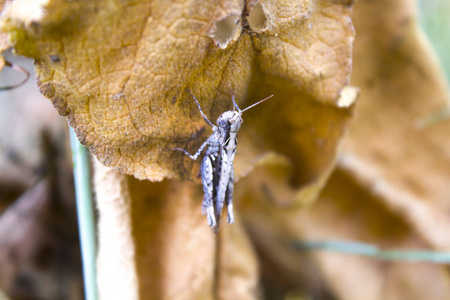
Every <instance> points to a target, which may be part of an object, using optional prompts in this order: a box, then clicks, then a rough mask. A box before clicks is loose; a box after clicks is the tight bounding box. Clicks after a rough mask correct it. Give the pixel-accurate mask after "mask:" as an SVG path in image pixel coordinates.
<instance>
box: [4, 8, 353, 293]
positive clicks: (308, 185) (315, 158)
mask: <svg viewBox="0 0 450 300" xmlns="http://www.w3.org/2000/svg"><path fill="white" fill-rule="evenodd" d="M352 4H353V1H328V0H318V1H278V2H273V1H259V2H256V1H226V0H223V1H178V2H167V1H162V0H160V1H151V2H147V1H134V2H132V3H126V4H124V3H122V2H120V3H119V2H115V1H111V0H100V1H95V2H92V1H87V0H86V1H78V2H70V3H68V2H65V1H61V0H53V1H52V0H49V1H39V2H38V1H35V2H33V3H32V5H31V4H30V2H29V1H24V0H18V1H14V2H11V3H9V2H8V4H7V6H6V8H5V10H4V12H3V16H2V28H3V30H4V31H6V32H8V33H9V37H10V41H11V43H12V45H13V46H14V48H15V51H17V52H18V53H19V54H22V55H25V56H28V57H32V58H34V59H35V62H36V64H35V66H36V73H37V78H38V85H39V88H40V90H41V91H42V93H44V95H46V96H47V97H48V98H50V99H51V100H52V102H53V105H54V106H55V108H56V109H57V110H58V112H59V113H60V114H61V115H63V116H66V117H67V118H68V120H69V123H70V125H71V126H72V127H74V129H75V131H76V133H77V135H78V138H79V139H80V141H81V142H82V143H83V144H85V145H86V146H88V147H89V148H90V149H91V151H92V152H93V153H94V155H95V156H96V157H97V158H98V160H99V161H100V162H101V163H102V164H104V165H106V166H110V167H113V168H115V169H117V170H118V171H120V172H122V173H123V174H128V175H133V176H134V177H136V178H138V179H149V180H150V181H160V182H149V181H138V180H136V179H134V178H133V177H132V176H125V175H120V174H118V173H117V172H116V171H111V170H107V171H102V170H101V168H104V167H103V166H100V165H96V169H97V170H98V171H97V172H100V173H98V174H103V175H105V174H109V175H111V176H106V175H105V176H100V179H99V180H97V182H96V190H97V193H98V195H99V197H100V195H102V196H101V197H103V198H102V199H100V198H99V204H98V205H99V210H100V232H99V235H100V238H99V240H100V252H99V259H98V263H99V266H98V268H99V274H104V275H100V276H102V277H101V278H99V281H98V282H99V288H100V295H101V296H102V297H103V298H104V299H112V298H111V296H110V295H113V294H114V291H113V290H112V288H116V287H117V289H116V291H117V292H118V293H116V294H114V295H122V293H124V291H130V289H131V292H125V293H127V294H129V295H131V296H130V297H133V298H141V299H161V298H162V299H164V298H166V299H257V298H258V297H259V293H258V278H259V271H260V270H259V266H258V263H257V259H256V254H255V250H254V248H253V245H252V244H251V242H250V241H251V240H250V238H249V236H248V234H247V233H246V231H245V230H244V225H248V222H247V220H246V219H245V218H246V216H244V218H242V217H241V216H240V215H239V211H238V212H237V215H236V224H235V225H233V226H224V227H223V229H222V231H221V233H220V235H219V237H218V239H217V240H215V238H214V236H213V235H212V234H211V232H210V230H209V228H208V226H207V225H206V223H205V220H204V218H203V217H202V216H201V214H200V203H201V199H202V197H203V196H202V191H201V186H200V185H199V184H197V183H196V184H194V183H191V182H183V183H180V182H175V181H172V180H169V179H190V180H195V176H196V174H197V171H198V165H197V164H194V163H193V162H191V161H190V160H189V159H188V158H185V157H184V156H183V154H182V153H179V152H174V151H172V149H173V148H175V147H181V148H185V149H188V150H189V151H190V152H193V149H198V147H199V146H200V144H201V143H202V142H203V141H204V140H205V139H206V137H207V136H209V134H210V133H209V132H207V130H205V124H204V123H203V120H202V118H201V116H200V114H199V113H198V109H197V107H196V106H195V103H194V102H193V101H192V99H191V96H190V94H189V93H188V92H187V90H191V91H192V93H193V94H194V95H196V97H197V98H198V99H199V100H200V104H201V106H202V108H203V110H204V111H205V113H206V114H207V115H208V117H209V118H210V119H211V120H212V121H214V120H215V119H216V118H217V117H218V116H219V115H220V113H222V112H223V111H226V110H229V109H231V108H232V105H231V101H230V97H231V94H232V93H234V92H235V93H236V99H237V102H238V104H239V106H240V107H246V106H248V105H250V104H252V103H253V102H255V101H256V100H258V99H262V98H264V97H266V96H267V95H270V94H274V95H275V97H274V99H272V100H271V101H270V102H266V103H265V105H264V106H261V107H258V110H257V111H256V110H253V111H251V110H250V111H248V113H247V115H246V118H245V123H244V124H243V127H242V129H241V130H240V133H239V134H240V135H239V146H238V153H237V156H236V158H235V168H236V177H237V178H236V179H237V180H239V179H240V178H244V177H247V178H248V180H250V181H252V180H261V179H262V180H264V177H262V176H263V173H258V172H254V171H253V170H254V169H255V168H256V169H258V168H263V169H264V168H267V169H269V173H268V175H269V176H271V178H272V179H273V180H272V179H271V180H270V181H267V184H266V185H264V184H258V185H257V188H258V189H261V190H262V191H264V199H271V200H273V201H274V203H278V204H279V205H280V206H282V207H289V206H291V207H302V206H304V205H306V204H307V203H310V202H312V200H314V199H315V198H316V197H317V195H318V193H319V192H320V190H321V188H322V187H323V186H324V184H325V183H326V180H327V178H328V177H329V175H330V173H331V172H332V170H333V168H334V164H335V156H336V153H337V149H338V147H339V144H340V141H341V138H342V137H343V135H344V133H345V130H346V127H347V124H348V121H349V120H350V119H351V117H352V110H353V106H354V105H353V103H354V101H355V99H356V96H357V92H356V90H355V89H353V88H349V87H346V86H347V85H348V83H349V75H350V71H351V61H352V60H351V53H352V42H353V37H354V30H353V26H352V23H351V19H350V14H351V9H352V8H351V7H352ZM30 8H33V10H30ZM110 172H111V173H110ZM114 172H116V173H114ZM247 178H245V180H247ZM103 179H104V180H103ZM277 185H278V187H277ZM110 187H116V189H109V190H108V188H110ZM236 188H237V189H239V183H238V184H237V187H236ZM245 188H247V187H241V189H245ZM248 188H249V190H251V189H252V188H253V186H249V187H248ZM243 193H244V192H242V191H241V192H239V193H237V194H238V195H240V196H238V197H237V199H236V200H237V202H239V201H242V199H244V200H245V199H246V196H245V195H244V194H245V193H244V194H243ZM255 195H256V193H255ZM239 198H241V199H239ZM111 199H113V200H111ZM109 201H113V202H109ZM108 203H109V204H108ZM256 211H259V210H256ZM102 222H103V223H102ZM102 224H103V225H102ZM105 224H106V225H105ZM268 224H272V223H268ZM105 226H107V227H108V229H105ZM108 238H111V239H114V240H107V239H108ZM109 243H110V244H112V245H116V246H117V248H116V249H115V250H114V251H117V252H116V253H115V255H113V256H111V253H113V252H112V250H111V251H108V247H107V246H108V245H109ZM117 257H120V258H124V259H125V260H126V261H124V262H123V263H122V262H117V261H115V262H113V263H111V265H114V266H117V268H116V270H121V275H120V277H117V278H116V277H113V276H109V277H108V276H107V275H105V274H108V270H110V269H108V268H110V266H111V265H108V264H109V263H110V262H111V259H112V258H117ZM133 261H134V262H135V265H134V264H133ZM133 265H134V266H135V267H133ZM118 278H121V279H120V280H122V278H123V280H124V281H122V282H117V279H118ZM117 297H120V296H117Z"/></svg>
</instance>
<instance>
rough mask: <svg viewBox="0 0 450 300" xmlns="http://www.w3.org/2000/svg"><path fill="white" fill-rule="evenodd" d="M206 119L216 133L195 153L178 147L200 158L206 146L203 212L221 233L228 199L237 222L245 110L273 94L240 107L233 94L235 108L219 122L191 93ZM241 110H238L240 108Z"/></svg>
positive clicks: (230, 214) (202, 171)
mask: <svg viewBox="0 0 450 300" xmlns="http://www.w3.org/2000/svg"><path fill="white" fill-rule="evenodd" d="M191 95H192V98H194V100H195V103H196V104H197V107H198V109H199V111H200V114H201V115H202V117H203V119H204V120H205V121H206V123H208V125H209V126H211V127H212V131H213V133H212V134H211V136H210V137H209V138H208V139H207V140H206V141H205V142H204V143H203V144H202V145H201V146H200V148H199V149H198V150H197V152H196V153H195V154H194V155H191V154H190V153H189V152H187V151H186V150H185V149H181V148H175V149H174V150H180V151H183V152H184V153H185V154H186V155H187V156H189V157H190V158H191V159H193V160H196V159H197V158H198V157H199V156H200V154H201V153H202V151H203V149H204V148H205V147H207V146H208V148H207V149H206V154H205V156H204V157H203V161H202V163H201V166H200V175H201V178H202V185H203V191H204V193H205V196H204V198H203V204H202V213H203V214H204V215H205V214H206V218H207V221H208V225H209V226H211V228H212V229H213V230H214V231H215V232H216V233H217V232H218V231H219V222H220V217H221V214H222V209H223V206H224V203H225V204H226V205H227V221H228V223H229V224H232V223H234V215H233V188H234V165H233V161H234V156H235V154H236V146H237V133H238V131H239V128H240V127H241V124H242V122H243V119H242V113H243V112H244V111H246V110H248V109H250V108H252V107H254V106H256V105H258V104H260V103H261V102H263V101H266V100H267V99H269V98H271V97H272V96H273V95H271V96H269V97H267V98H265V99H263V100H260V101H258V102H257V103H255V104H253V105H250V106H248V107H247V108H245V109H242V110H241V109H240V108H239V107H238V105H237V104H236V102H235V100H234V97H235V96H234V94H233V96H232V97H231V101H233V110H232V111H231V110H230V111H226V112H224V113H222V114H221V115H220V116H219V118H218V119H217V126H216V125H214V124H212V123H211V121H209V119H208V117H207V116H206V115H205V114H204V113H203V111H202V108H201V107H200V104H199V103H198V100H197V99H196V98H195V96H194V95H193V94H192V93H191ZM236 110H237V111H236Z"/></svg>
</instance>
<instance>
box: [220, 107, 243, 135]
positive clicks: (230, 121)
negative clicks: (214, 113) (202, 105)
mask: <svg viewBox="0 0 450 300" xmlns="http://www.w3.org/2000/svg"><path fill="white" fill-rule="evenodd" d="M242 122H243V120H242V114H241V112H237V111H231V110H230V111H226V112H224V113H223V114H221V115H220V117H219V118H218V119H217V126H219V127H220V128H221V129H223V130H225V131H231V132H237V131H238V130H239V128H241V124H242Z"/></svg>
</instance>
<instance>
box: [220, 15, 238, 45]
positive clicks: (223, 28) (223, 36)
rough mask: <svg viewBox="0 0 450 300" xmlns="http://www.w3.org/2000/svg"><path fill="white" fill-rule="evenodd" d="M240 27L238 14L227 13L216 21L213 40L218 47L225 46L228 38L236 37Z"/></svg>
mask: <svg viewBox="0 0 450 300" xmlns="http://www.w3.org/2000/svg"><path fill="white" fill-rule="evenodd" d="M240 28H241V26H240V16H237V15H229V16H227V17H226V18H225V19H222V20H219V21H216V31H214V33H213V37H214V40H215V41H216V43H217V44H218V45H219V47H220V48H226V47H227V45H228V42H229V41H230V40H233V39H236V37H237V35H238V34H239V29H240Z"/></svg>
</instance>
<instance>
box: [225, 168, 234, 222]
mask: <svg viewBox="0 0 450 300" xmlns="http://www.w3.org/2000/svg"><path fill="white" fill-rule="evenodd" d="M233 189H234V167H233V166H231V172H230V179H229V181H228V188H227V194H226V196H225V201H226V204H227V221H228V224H233V223H234V214H233Z"/></svg>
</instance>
